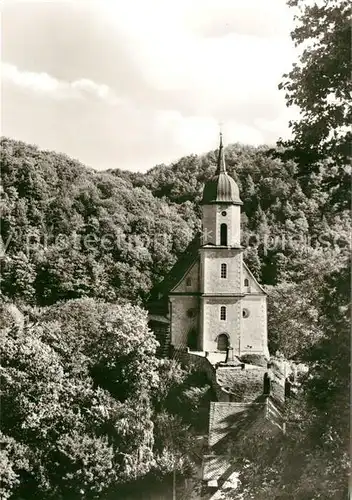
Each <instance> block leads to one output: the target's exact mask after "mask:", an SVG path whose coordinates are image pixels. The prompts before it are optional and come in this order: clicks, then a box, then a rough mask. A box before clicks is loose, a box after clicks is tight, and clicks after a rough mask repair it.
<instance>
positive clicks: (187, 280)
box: [186, 278, 192, 286]
mask: <svg viewBox="0 0 352 500" xmlns="http://www.w3.org/2000/svg"><path fill="white" fill-rule="evenodd" d="M191 285H192V280H191V278H187V279H186V286H191Z"/></svg>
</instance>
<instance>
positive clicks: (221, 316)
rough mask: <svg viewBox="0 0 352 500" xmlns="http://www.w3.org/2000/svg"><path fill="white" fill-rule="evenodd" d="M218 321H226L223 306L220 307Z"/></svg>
mask: <svg viewBox="0 0 352 500" xmlns="http://www.w3.org/2000/svg"><path fill="white" fill-rule="evenodd" d="M220 319H221V320H222V321H225V320H226V307H225V306H221V307H220Z"/></svg>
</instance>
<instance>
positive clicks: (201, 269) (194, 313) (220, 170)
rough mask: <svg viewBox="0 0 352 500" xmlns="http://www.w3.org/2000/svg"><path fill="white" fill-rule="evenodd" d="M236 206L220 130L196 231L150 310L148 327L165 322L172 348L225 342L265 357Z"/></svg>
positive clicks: (263, 315) (259, 298) (219, 347)
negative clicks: (200, 227) (200, 217)
mask: <svg viewBox="0 0 352 500" xmlns="http://www.w3.org/2000/svg"><path fill="white" fill-rule="evenodd" d="M241 205H242V202H241V199H240V195H239V189H238V186H237V184H236V182H235V180H234V179H233V178H232V177H231V176H230V175H229V174H228V173H227V172H226V165H225V158H224V148H223V144H222V136H221V134H220V147H219V154H218V162H217V171H216V174H215V175H214V176H213V177H212V178H211V179H209V181H208V182H206V184H205V186H204V190H203V198H202V231H201V234H198V235H197V236H196V238H195V239H194V240H193V241H192V242H191V244H190V245H189V247H188V248H187V249H186V251H185V254H184V255H183V256H182V257H181V259H180V261H179V262H178V263H177V264H176V265H175V267H174V268H173V269H172V270H171V272H170V275H169V276H167V277H166V279H165V280H164V282H163V283H162V285H161V287H160V288H159V291H158V292H157V299H158V300H157V302H159V310H158V311H157V312H158V313H159V315H156V314H153V315H152V317H153V318H154V320H153V321H154V323H153V324H151V327H152V329H154V330H158V322H159V323H161V322H164V329H165V320H167V321H169V342H170V343H171V346H172V347H173V348H175V349H182V348H185V347H189V349H190V350H194V351H208V352H216V351H220V352H222V351H226V350H227V348H229V347H231V348H232V349H233V354H234V355H236V356H242V355H244V354H260V355H264V356H268V346H267V305H266V293H265V291H264V290H263V288H262V287H261V286H260V284H259V283H258V282H257V280H256V279H255V278H254V276H253V275H252V273H251V272H250V270H249V269H248V267H247V266H246V264H245V263H244V262H243V248H242V247H241V223H240V221H241ZM153 306H154V312H155V306H156V303H155V302H154V304H153ZM157 336H158V335H157ZM159 341H160V339H159Z"/></svg>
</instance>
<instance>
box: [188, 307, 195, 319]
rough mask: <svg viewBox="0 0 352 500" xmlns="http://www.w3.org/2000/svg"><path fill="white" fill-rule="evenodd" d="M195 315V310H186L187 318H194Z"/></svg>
mask: <svg viewBox="0 0 352 500" xmlns="http://www.w3.org/2000/svg"><path fill="white" fill-rule="evenodd" d="M196 315H197V311H196V309H188V310H187V316H188V317H189V318H194V317H195V316H196Z"/></svg>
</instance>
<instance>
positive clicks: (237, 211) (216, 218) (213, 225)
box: [202, 204, 241, 246]
mask: <svg viewBox="0 0 352 500" xmlns="http://www.w3.org/2000/svg"><path fill="white" fill-rule="evenodd" d="M223 214H224V215H223ZM202 221H203V236H204V242H203V243H204V244H207V243H212V244H213V245H220V226H221V224H226V225H227V245H228V246H239V245H240V238H241V236H240V229H241V207H240V206H238V205H225V204H221V205H215V204H214V205H203V218H202Z"/></svg>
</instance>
